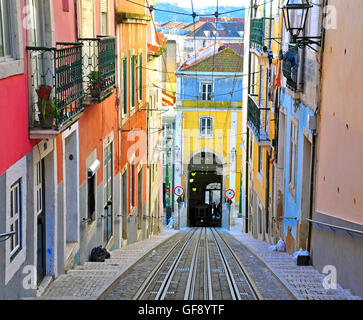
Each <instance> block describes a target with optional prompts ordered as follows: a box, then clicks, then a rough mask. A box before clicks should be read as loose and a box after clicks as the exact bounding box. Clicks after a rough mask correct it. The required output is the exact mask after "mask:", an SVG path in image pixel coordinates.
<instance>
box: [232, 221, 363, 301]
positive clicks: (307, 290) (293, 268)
mask: <svg viewBox="0 0 363 320" xmlns="http://www.w3.org/2000/svg"><path fill="white" fill-rule="evenodd" d="M235 221H236V223H235V224H234V225H233V226H231V230H230V231H229V233H230V234H231V235H233V236H234V237H235V238H236V239H237V240H238V241H239V242H241V243H242V244H243V245H244V246H245V247H246V248H247V249H249V250H250V251H251V252H252V253H253V254H255V255H256V256H257V257H258V258H259V259H260V260H261V261H262V262H263V263H264V264H265V265H266V266H267V267H268V268H269V269H270V270H271V271H272V272H273V273H274V275H275V276H276V277H277V278H279V279H280V281H281V282H282V283H284V285H285V286H286V287H287V288H288V289H289V290H290V291H291V292H292V293H293V294H294V295H295V297H296V298H297V299H299V300H362V298H361V297H358V296H354V295H353V294H352V293H351V292H350V290H347V289H343V288H342V287H341V286H340V285H339V284H337V289H329V290H327V289H324V287H323V279H324V277H325V276H326V275H324V274H321V273H319V271H318V270H316V269H315V268H314V267H313V266H297V265H296V264H295V263H294V261H293V257H292V255H290V254H288V253H286V252H276V251H270V250H269V247H270V244H268V243H266V242H264V241H260V240H257V239H254V238H253V237H252V236H250V235H248V234H246V233H244V232H242V231H241V230H242V228H241V223H240V222H241V219H235Z"/></svg>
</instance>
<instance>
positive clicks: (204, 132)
mask: <svg viewBox="0 0 363 320" xmlns="http://www.w3.org/2000/svg"><path fill="white" fill-rule="evenodd" d="M199 124H200V127H199V130H200V136H201V137H202V138H210V137H213V118H211V117H202V118H200V120H199Z"/></svg>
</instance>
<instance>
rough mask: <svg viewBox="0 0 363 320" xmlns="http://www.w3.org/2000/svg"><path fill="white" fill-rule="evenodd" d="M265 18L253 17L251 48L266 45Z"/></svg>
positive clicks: (259, 47)
mask: <svg viewBox="0 0 363 320" xmlns="http://www.w3.org/2000/svg"><path fill="white" fill-rule="evenodd" d="M265 21H266V19H265V18H254V19H251V36H250V41H251V48H257V49H261V48H262V47H263V46H264V45H265Z"/></svg>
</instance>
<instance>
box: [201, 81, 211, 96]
mask: <svg viewBox="0 0 363 320" xmlns="http://www.w3.org/2000/svg"><path fill="white" fill-rule="evenodd" d="M212 90H213V84H212V83H211V82H202V83H201V96H202V100H212Z"/></svg>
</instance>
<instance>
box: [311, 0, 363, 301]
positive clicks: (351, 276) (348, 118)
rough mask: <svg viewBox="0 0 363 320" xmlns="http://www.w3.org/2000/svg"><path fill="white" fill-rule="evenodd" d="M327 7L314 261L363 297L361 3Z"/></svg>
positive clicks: (353, 1)
mask: <svg viewBox="0 0 363 320" xmlns="http://www.w3.org/2000/svg"><path fill="white" fill-rule="evenodd" d="M329 5H330V6H331V7H330V9H331V8H334V11H333V12H335V13H336V16H334V17H333V20H332V21H330V22H329V23H331V22H334V21H335V18H336V26H333V28H331V27H332V26H330V28H326V30H325V43H324V53H323V68H322V83H321V107H320V126H319V135H318V148H317V178H316V179H317V195H316V210H315V215H314V217H313V220H314V223H313V226H314V227H313V230H312V235H313V261H314V265H316V266H317V267H318V268H319V269H320V270H322V271H324V267H325V266H328V270H329V272H331V271H330V269H329V268H330V267H331V266H333V267H334V268H335V269H336V275H337V280H338V282H339V283H340V284H342V285H343V286H344V287H347V288H351V289H352V291H353V293H354V294H357V295H360V296H362V295H363V268H362V265H363V241H362V240H363V170H362V158H363V125H362V124H363V104H362V98H361V96H362V94H361V92H362V86H363V77H362V70H361V66H362V63H363V59H362V50H363V44H362V37H361V30H362V29H363V21H362V18H361V12H362V11H363V2H362V1H361V0H350V1H349V2H346V1H341V0H331V1H329ZM329 12H330V14H331V10H329ZM359 66H360V67H359ZM325 271H326V270H325Z"/></svg>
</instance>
